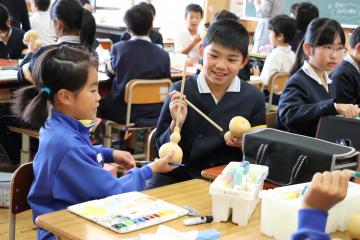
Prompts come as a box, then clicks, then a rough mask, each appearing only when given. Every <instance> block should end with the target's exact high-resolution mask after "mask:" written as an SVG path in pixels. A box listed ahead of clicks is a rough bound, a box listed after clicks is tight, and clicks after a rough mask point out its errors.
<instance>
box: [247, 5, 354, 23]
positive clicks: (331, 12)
mask: <svg viewBox="0 0 360 240" xmlns="http://www.w3.org/2000/svg"><path fill="white" fill-rule="evenodd" d="M275 1H277V0H275ZM299 2H302V1H299V0H285V9H284V11H285V14H288V15H289V14H290V7H291V5H292V4H294V3H299ZM309 2H312V3H313V4H314V5H316V6H317V7H318V8H319V12H320V17H327V18H332V19H336V20H337V21H338V22H340V23H341V24H342V25H346V26H349V27H356V26H358V25H360V0H325V1H324V0H321V1H320V0H317V1H309ZM244 3H245V7H244V16H245V17H256V13H255V6H254V4H253V3H249V1H248V0H244Z"/></svg>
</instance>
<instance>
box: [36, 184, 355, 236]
mask: <svg viewBox="0 0 360 240" xmlns="http://www.w3.org/2000/svg"><path fill="white" fill-rule="evenodd" d="M209 186H210V183H209V182H207V181H204V180H199V179H194V180H190V181H186V182H181V183H177V184H172V185H168V186H165V187H160V188H155V189H151V190H148V191H145V193H146V194H149V195H151V196H153V197H156V198H159V199H163V200H165V201H168V202H170V203H173V204H176V205H178V206H184V205H188V206H190V207H192V208H194V209H196V210H198V211H199V214H200V215H211V197H210V195H209ZM186 218H187V217H186V216H185V217H182V218H178V219H175V220H172V221H169V222H165V223H163V224H164V225H167V226H169V227H172V228H175V229H177V230H180V231H190V230H194V229H196V230H204V229H209V228H215V229H216V230H217V231H219V232H221V239H249V240H250V239H251V240H253V239H257V240H262V239H272V238H269V237H267V236H265V235H263V234H262V233H261V232H260V204H259V205H258V207H257V208H256V210H255V212H254V214H253V216H252V217H251V219H250V221H249V224H248V226H246V227H239V226H237V225H236V224H233V223H231V221H228V222H226V223H215V222H212V223H208V224H200V225H194V226H190V227H187V226H184V225H183V224H182V221H183V220H184V219H186ZM36 224H37V226H39V227H41V228H43V229H46V230H48V231H50V232H52V233H54V234H56V235H57V236H59V237H60V238H61V239H89V240H92V239H94V240H95V239H96V240H97V239H120V238H128V237H137V236H139V233H155V231H156V229H157V228H158V225H155V226H152V227H149V228H145V229H141V230H139V231H135V232H131V233H127V234H120V233H116V232H113V231H111V230H109V229H107V228H105V227H102V226H100V225H98V224H96V223H93V222H91V221H88V220H86V219H84V218H81V217H79V216H77V215H75V214H72V213H70V212H68V211H67V210H61V211H57V212H53V213H49V214H44V215H41V216H39V217H38V218H37V219H36ZM332 236H333V237H340V238H342V239H350V238H349V235H348V234H347V233H335V234H333V235H332Z"/></svg>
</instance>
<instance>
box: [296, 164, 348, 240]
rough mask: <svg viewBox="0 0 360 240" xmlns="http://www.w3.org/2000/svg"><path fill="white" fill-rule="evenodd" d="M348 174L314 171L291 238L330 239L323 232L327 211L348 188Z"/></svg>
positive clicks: (301, 239)
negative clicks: (296, 227)
mask: <svg viewBox="0 0 360 240" xmlns="http://www.w3.org/2000/svg"><path fill="white" fill-rule="evenodd" d="M349 179H350V175H349V174H347V173H345V172H341V171H334V172H324V173H316V174H315V175H314V176H313V179H312V181H311V183H310V185H309V187H308V189H307V191H306V193H305V196H304V198H303V204H302V208H301V209H300V210H299V214H298V215H299V218H298V229H297V231H296V232H294V233H293V235H292V237H291V239H292V240H303V239H308V240H330V239H331V238H330V236H329V235H328V234H327V233H326V232H325V227H326V219H327V217H328V215H329V214H328V211H329V210H330V209H331V208H332V207H333V206H335V205H336V204H337V203H338V202H341V201H342V200H343V199H344V198H345V197H346V193H347V190H348V183H349Z"/></svg>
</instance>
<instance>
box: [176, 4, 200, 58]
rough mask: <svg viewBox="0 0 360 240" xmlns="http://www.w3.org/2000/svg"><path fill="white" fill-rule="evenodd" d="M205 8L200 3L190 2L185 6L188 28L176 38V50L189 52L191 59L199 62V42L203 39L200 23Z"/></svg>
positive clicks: (184, 52)
mask: <svg viewBox="0 0 360 240" xmlns="http://www.w3.org/2000/svg"><path fill="white" fill-rule="evenodd" d="M202 17H203V10H202V8H201V7H200V6H199V5H198V4H189V5H188V6H186V8H185V21H186V29H184V30H182V31H181V32H180V33H179V34H178V35H177V37H176V38H175V51H176V52H177V53H183V54H187V55H188V57H189V59H191V60H192V61H193V62H195V63H197V62H198V60H199V43H200V41H201V37H200V32H199V29H198V28H199V24H200V21H201V19H202Z"/></svg>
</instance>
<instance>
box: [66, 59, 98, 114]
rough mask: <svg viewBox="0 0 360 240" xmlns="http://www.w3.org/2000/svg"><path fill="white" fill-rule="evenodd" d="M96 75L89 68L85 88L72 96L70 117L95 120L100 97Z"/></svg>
mask: <svg viewBox="0 0 360 240" xmlns="http://www.w3.org/2000/svg"><path fill="white" fill-rule="evenodd" d="M98 85H99V81H98V75H97V70H96V68H95V67H93V66H90V67H89V74H88V78H87V80H86V83H85V86H84V87H83V88H82V89H81V90H80V91H79V92H78V93H77V94H74V97H73V102H72V109H71V110H72V117H74V118H76V119H79V120H82V119H86V120H94V119H96V112H97V108H98V106H99V101H100V95H99V92H98Z"/></svg>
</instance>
